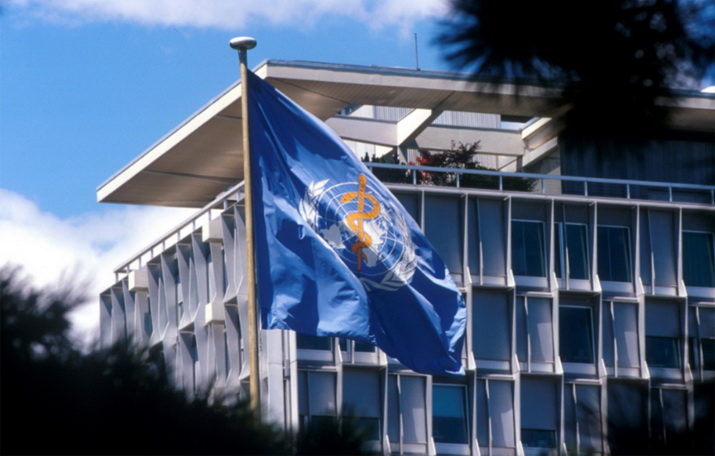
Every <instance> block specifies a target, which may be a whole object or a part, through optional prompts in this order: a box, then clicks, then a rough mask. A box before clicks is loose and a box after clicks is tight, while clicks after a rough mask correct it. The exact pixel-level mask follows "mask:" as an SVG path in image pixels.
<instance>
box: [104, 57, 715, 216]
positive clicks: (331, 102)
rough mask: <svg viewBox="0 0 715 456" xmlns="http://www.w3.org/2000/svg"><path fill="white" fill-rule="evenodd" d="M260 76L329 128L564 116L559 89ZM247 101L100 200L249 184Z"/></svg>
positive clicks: (290, 65) (338, 68)
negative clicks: (392, 111) (413, 114)
mask: <svg viewBox="0 0 715 456" xmlns="http://www.w3.org/2000/svg"><path fill="white" fill-rule="evenodd" d="M255 73H256V74H257V75H258V76H260V77H262V78H263V79H265V80H266V81H268V82H269V83H271V84H272V85H274V86H275V87H276V88H278V89H279V90H280V91H281V92H283V93H284V94H285V95H287V96H288V97H289V98H291V99H293V100H294V101H295V102H297V103H298V104H300V105H301V106H302V107H303V108H305V109H306V110H308V111H309V112H311V113H312V114H314V115H315V116H317V117H318V118H320V119H322V120H327V119H329V118H330V117H333V116H335V115H336V114H338V113H339V112H340V111H341V110H343V109H345V108H346V107H348V106H350V105H376V106H392V107H401V108H414V109H428V110H429V109H433V110H440V111H464V112H480V113H496V114H505V115H518V116H531V117H552V116H555V115H558V114H559V113H558V112H557V111H555V108H554V104H553V103H552V102H553V100H554V99H556V97H557V96H558V92H557V91H556V90H554V89H545V88H543V87H537V86H519V87H516V86H514V85H508V84H504V85H498V86H496V85H494V84H486V83H477V82H474V81H473V80H471V79H470V78H469V76H468V75H465V74H455V73H444V72H433V71H420V70H409V69H397V68H384V67H363V66H350V65H335V64H323V63H312V62H285V61H272V60H269V61H266V62H264V63H262V64H261V65H259V66H258V68H257V69H256V70H255ZM240 98H241V86H240V83H236V84H234V85H233V86H231V87H230V88H229V89H228V90H226V91H225V92H224V93H222V94H221V95H219V96H218V97H217V98H216V99H214V100H213V101H211V102H210V103H209V104H208V105H206V106H205V107H204V108H202V109H201V110H199V111H198V112H197V113H195V114H194V115H193V116H191V117H190V118H189V119H188V120H186V121H185V122H184V123H182V124H181V125H179V126H178V127H177V128H176V129H175V130H174V131H172V132H171V133H169V134H168V135H167V136H165V137H164V138H162V139H161V140H160V141H159V142H157V143H156V144H154V145H153V146H152V147H150V148H149V149H148V150H147V151H145V152H144V153H143V154H142V155H140V156H139V157H137V158H136V159H135V160H134V161H132V162H131V163H129V164H128V165H127V166H126V167H124V168H123V169H122V170H120V171H119V172H118V173H117V174H115V175H114V176H112V177H111V178H110V179H109V180H107V181H106V182H105V183H103V184H102V185H101V186H100V187H99V188H98V190H97V200H98V201H100V202H108V203H122V204H138V205H155V206H179V207H202V206H204V205H205V204H207V203H209V202H211V201H212V200H213V199H214V197H215V196H216V195H217V194H219V193H221V192H222V191H224V190H225V189H227V188H229V187H231V186H233V185H235V184H237V183H238V182H240V181H241V180H243V150H242V128H241V118H242V113H241V100H240ZM688 103H690V104H692V105H693V106H690V105H689V104H688ZM677 109H678V110H679V111H678V112H679V113H680V118H682V121H683V122H685V123H687V124H688V125H689V126H691V127H693V126H694V127H695V128H696V129H697V128H699V127H700V126H701V125H706V122H707V121H712V118H713V117H712V116H713V115H714V113H715V99H712V98H710V99H694V100H690V101H688V100H685V102H682V101H681V103H680V104H679V105H678V108H677ZM708 127H709V126H706V127H705V128H706V129H707V128H708Z"/></svg>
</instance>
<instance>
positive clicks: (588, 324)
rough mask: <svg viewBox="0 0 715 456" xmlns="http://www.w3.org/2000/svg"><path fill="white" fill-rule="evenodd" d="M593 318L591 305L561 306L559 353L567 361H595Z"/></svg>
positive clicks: (590, 362)
mask: <svg viewBox="0 0 715 456" xmlns="http://www.w3.org/2000/svg"><path fill="white" fill-rule="evenodd" d="M593 346H594V344H593V318H592V310H591V308H590V307H573V306H561V307H560V309H559V353H560V354H561V361H563V362H565V363H589V364H592V363H593V362H594V358H595V357H594V353H593Z"/></svg>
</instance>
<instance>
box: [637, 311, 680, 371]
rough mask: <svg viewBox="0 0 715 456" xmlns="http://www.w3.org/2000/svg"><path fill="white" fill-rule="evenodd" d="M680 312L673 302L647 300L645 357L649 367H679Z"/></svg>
mask: <svg viewBox="0 0 715 456" xmlns="http://www.w3.org/2000/svg"><path fill="white" fill-rule="evenodd" d="M680 350H681V348H680V313H679V312H678V304H677V303H672V302H646V338H645V357H646V362H648V366H649V367H661V368H678V367H680V366H681V360H680V358H681V356H680Z"/></svg>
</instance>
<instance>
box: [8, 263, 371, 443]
mask: <svg viewBox="0 0 715 456" xmlns="http://www.w3.org/2000/svg"><path fill="white" fill-rule="evenodd" d="M83 301H84V300H83V299H82V296H81V294H80V293H78V292H77V288H75V289H72V288H71V287H65V288H64V289H60V290H57V291H47V290H45V291H35V290H32V289H31V288H29V287H28V286H27V284H26V283H25V282H23V281H22V280H21V279H20V274H19V272H18V270H17V269H10V268H3V269H0V310H1V311H2V313H0V334H1V335H2V358H1V360H2V377H1V382H2V383H1V384H0V395H1V398H2V399H1V402H0V411H1V416H0V423H1V426H2V427H1V431H2V435H1V438H0V453H2V454H301V451H302V450H303V449H308V450H310V451H311V452H313V453H315V452H317V451H319V450H320V448H321V447H320V444H319V443H318V445H317V446H306V445H304V444H300V442H298V444H297V443H296V438H295V437H294V436H292V435H289V434H286V433H284V432H283V431H282V430H279V429H278V428H277V427H275V426H273V425H271V424H266V423H260V422H259V421H258V420H257V419H256V417H255V415H254V414H253V413H252V411H251V410H250V408H249V407H248V405H247V403H245V402H238V403H236V404H235V405H231V406H224V405H221V404H220V403H219V402H218V401H214V402H212V401H209V400H208V393H203V394H199V395H198V396H197V397H193V398H189V397H188V396H187V395H186V393H185V392H182V391H178V390H176V389H175V388H174V387H173V386H172V385H171V384H170V382H169V380H168V378H167V376H166V375H165V373H164V372H162V371H160V370H157V369H155V368H153V367H152V365H151V364H150V363H149V362H148V360H147V358H148V354H147V351H146V350H143V349H141V348H137V347H134V346H131V345H130V344H128V343H119V344H117V345H115V346H113V347H111V348H108V349H102V350H94V351H92V352H90V353H82V352H81V351H80V350H78V349H77V348H76V347H74V346H73V345H72V343H71V342H70V339H69V329H70V324H69V321H68V319H67V316H68V313H69V312H70V311H71V310H72V309H73V308H74V307H75V306H76V305H78V303H80V302H83ZM349 432H350V429H349V428H345V427H343V428H338V424H337V423H336V424H335V426H334V427H333V430H332V433H333V434H335V435H348V433H349ZM313 441H315V439H313ZM362 443H363V441H362V440H356V439H348V440H346V441H344V442H343V444H342V446H337V447H336V446H333V447H330V448H331V451H333V452H334V454H341V453H342V454H359V453H360V451H361V447H362Z"/></svg>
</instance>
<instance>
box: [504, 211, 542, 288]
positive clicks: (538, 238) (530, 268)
mask: <svg viewBox="0 0 715 456" xmlns="http://www.w3.org/2000/svg"><path fill="white" fill-rule="evenodd" d="M511 262H512V265H511V267H512V270H513V271H514V275H518V276H532V277H545V276H546V257H545V255H544V224H543V223H541V222H524V221H516V220H515V221H513V222H512V231H511Z"/></svg>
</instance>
